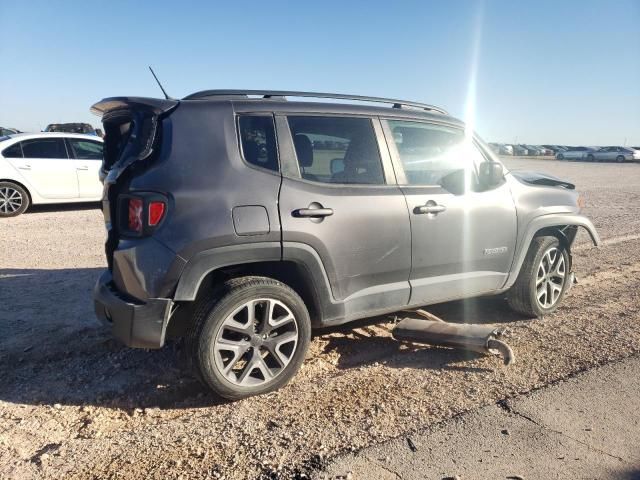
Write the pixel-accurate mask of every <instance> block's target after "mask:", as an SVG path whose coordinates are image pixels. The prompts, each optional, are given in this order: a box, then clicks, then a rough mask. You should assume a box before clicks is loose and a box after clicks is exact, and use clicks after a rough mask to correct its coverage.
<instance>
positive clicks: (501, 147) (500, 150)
mask: <svg viewBox="0 0 640 480" xmlns="http://www.w3.org/2000/svg"><path fill="white" fill-rule="evenodd" d="M489 147H491V150H492V151H493V153H496V154H498V155H513V147H512V146H511V145H506V144H504V143H495V142H493V143H490V144H489Z"/></svg>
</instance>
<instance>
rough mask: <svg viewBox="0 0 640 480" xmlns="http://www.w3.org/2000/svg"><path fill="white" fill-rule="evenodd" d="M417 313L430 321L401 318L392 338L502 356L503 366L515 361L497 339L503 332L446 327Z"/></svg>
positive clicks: (481, 327) (476, 327)
mask: <svg viewBox="0 0 640 480" xmlns="http://www.w3.org/2000/svg"><path fill="white" fill-rule="evenodd" d="M417 313H418V314H420V315H422V316H424V317H427V318H430V320H422V319H418V318H409V317H407V318H404V319H402V320H401V321H400V322H399V323H398V324H397V325H396V326H395V328H394V329H393V332H392V333H393V338H395V339H396V340H400V341H404V342H413V343H426V344H429V345H438V346H443V347H452V348H463V349H465V350H472V351H474V352H480V353H490V354H493V355H498V354H501V355H502V358H503V359H504V364H505V365H511V364H512V363H513V362H514V361H515V355H514V353H513V350H511V347H509V345H507V344H506V343H505V342H504V341H503V340H501V339H500V338H501V337H502V336H503V335H504V333H505V329H503V328H497V327H495V326H493V325H474V324H460V323H449V322H445V321H444V320H440V319H439V318H438V317H436V316H435V315H431V314H429V313H427V312H424V311H418V312H417Z"/></svg>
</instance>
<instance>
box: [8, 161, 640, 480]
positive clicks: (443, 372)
mask: <svg viewBox="0 0 640 480" xmlns="http://www.w3.org/2000/svg"><path fill="white" fill-rule="evenodd" d="M507 164H508V165H509V166H510V167H511V168H514V169H515V168H523V169H530V170H538V171H546V172H549V173H552V174H554V175H557V176H559V177H561V178H566V179H568V180H571V181H573V182H574V183H576V184H577V185H578V188H579V189H580V190H581V191H583V192H585V193H586V197H587V205H588V207H587V214H588V215H589V216H590V217H591V218H592V219H593V220H594V222H595V224H596V226H597V227H598V229H599V232H600V234H601V236H602V238H603V239H604V240H605V242H604V247H603V248H601V249H594V248H591V247H590V246H589V244H588V242H587V238H586V235H581V236H580V237H579V239H578V245H577V247H576V249H575V265H576V271H577V273H578V278H579V279H580V283H579V284H578V285H577V286H576V287H574V289H573V290H572V291H571V293H570V295H569V297H568V298H567V299H566V300H565V303H564V306H563V307H562V308H560V309H559V310H558V312H557V313H556V314H554V315H551V316H548V317H545V318H544V319H543V320H536V321H526V320H523V319H522V318H520V317H518V316H517V315H515V314H513V313H511V312H510V311H509V310H508V309H507V307H506V306H505V304H504V301H502V300H501V299H481V300H474V301H468V302H452V303H447V304H441V305H438V306H434V307H431V308H429V310H430V311H432V312H433V313H435V314H437V315H439V316H441V317H442V318H444V319H446V320H450V321H462V320H463V319H465V320H466V321H468V322H476V323H496V324H501V325H505V326H508V327H509V328H510V329H511V340H510V343H511V345H512V346H513V348H514V350H515V352H516V356H517V361H516V364H515V365H512V366H510V367H504V366H502V364H501V362H500V361H499V360H498V359H497V358H493V357H485V356H481V355H477V354H473V353H469V352H462V351H453V350H448V349H441V348H431V347H420V348H413V347H408V346H405V345H400V344H398V343H396V342H395V341H393V340H392V339H391V337H390V333H389V331H390V329H391V328H392V325H393V324H392V321H393V318H392V317H383V318H376V319H370V320H369V321H367V322H360V323H358V325H357V328H355V329H354V330H351V329H337V330H333V331H331V332H320V333H318V334H317V335H316V336H315V337H314V339H313V341H312V344H311V349H310V352H309V354H308V356H307V359H306V361H305V364H304V365H303V367H302V369H301V371H300V373H299V374H298V375H297V377H296V378H295V379H294V380H293V381H292V382H291V383H290V384H289V385H287V386H286V387H285V388H283V389H282V390H280V391H278V392H274V393H272V394H269V395H265V396H262V397H257V398H251V399H247V400H243V401H240V402H236V403H225V402H222V401H220V400H218V399H216V398H214V397H213V396H212V395H210V394H208V393H207V391H206V390H205V389H203V388H202V387H201V386H200V385H199V384H198V383H197V382H196V381H194V380H192V379H190V378H186V377H184V376H182V374H181V373H180V370H179V369H178V367H177V364H176V361H175V349H176V346H175V345H168V346H167V347H166V348H164V349H162V350H159V351H142V350H131V349H127V348H124V347H121V346H120V345H119V344H118V343H117V342H115V341H113V340H112V339H111V336H110V334H109V332H108V331H106V330H105V329H104V328H103V327H102V326H100V325H99V324H98V323H97V321H96V320H94V315H93V311H92V305H91V289H92V286H93V283H94V282H95V279H96V278H97V276H98V273H99V271H100V270H101V269H102V268H104V258H103V254H102V242H103V239H104V232H103V226H102V221H101V214H100V212H99V211H98V210H97V209H96V208H95V207H93V206H89V207H83V208H82V209H79V210H78V209H77V207H73V208H68V207H65V208H50V207H47V208H40V209H37V210H35V211H33V212H32V213H28V214H25V215H23V216H21V217H18V218H15V219H9V220H4V221H2V222H0V267H1V268H0V304H1V305H2V309H1V310H0V325H2V327H3V330H4V335H3V336H2V338H0V378H1V379H2V385H1V388H0V478H20V479H24V478H26V479H28V478H47V479H49V478H123V479H134V478H145V477H146V478H158V479H165V478H181V477H182V478H226V479H236V478H238V479H240V478H255V477H260V476H262V477H263V478H294V477H298V478H304V475H306V474H309V473H311V472H312V471H313V470H314V469H317V468H321V467H322V466H323V465H324V464H325V462H326V461H327V459H328V458H331V457H333V456H336V455H339V454H342V453H346V452H350V451H357V450H359V449H361V448H363V447H365V446H369V445H373V444H377V443H381V442H383V441H386V440H389V439H391V438H394V437H398V436H401V435H407V434H410V433H411V432H415V431H417V430H420V429H423V428H425V427H426V426H429V425H432V424H434V423H436V422H440V421H442V420H445V419H448V418H451V417H452V416H454V415H457V414H459V413H462V412H465V411H469V410H472V409H476V408H478V407H480V406H482V405H487V404H491V403H494V402H496V401H497V400H500V399H504V398H507V397H512V396H515V395H518V394H521V393H524V392H528V391H531V390H533V389H536V388H539V387H542V386H545V385H547V384H549V383H550V382H554V381H557V380H559V379H562V378H566V377H569V376H572V375H574V374H575V373H576V372H580V371H584V370H588V369H590V368H593V367H594V366H597V365H602V364H605V363H608V362H611V361H614V360H618V359H621V358H624V357H627V356H630V355H633V354H634V353H636V352H638V351H640V328H639V327H640V289H639V288H638V287H639V286H640V285H639V283H640V282H639V280H638V278H639V274H640V165H637V164H624V165H617V164H584V163H566V162H557V161H553V160H518V159H511V160H508V161H507ZM351 328H353V327H351Z"/></svg>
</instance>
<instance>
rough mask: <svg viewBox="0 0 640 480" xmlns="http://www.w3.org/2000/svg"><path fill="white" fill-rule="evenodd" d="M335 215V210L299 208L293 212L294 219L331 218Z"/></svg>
mask: <svg viewBox="0 0 640 480" xmlns="http://www.w3.org/2000/svg"><path fill="white" fill-rule="evenodd" d="M331 215H333V208H299V209H298V210H294V211H293V216H294V217H310V218H320V217H330V216H331Z"/></svg>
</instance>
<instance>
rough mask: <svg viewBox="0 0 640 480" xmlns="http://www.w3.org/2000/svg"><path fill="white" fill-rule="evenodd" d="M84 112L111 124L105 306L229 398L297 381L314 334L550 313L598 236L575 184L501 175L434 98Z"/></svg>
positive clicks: (149, 103) (101, 313)
mask: <svg viewBox="0 0 640 480" xmlns="http://www.w3.org/2000/svg"><path fill="white" fill-rule="evenodd" d="M287 97H290V98H294V97H295V98H296V99H297V100H296V101H290V100H288V99H287ZM305 97H317V98H331V99H339V100H343V102H342V103H338V102H335V101H333V100H332V101H331V102H326V103H320V102H318V101H306V100H304V98H305ZM345 100H346V102H344V101H345ZM361 101H365V102H366V103H365V104H363V103H361ZM371 104H379V105H378V106H371ZM92 111H93V112H94V113H97V114H99V115H101V116H102V122H103V125H104V131H105V133H106V137H105V149H104V164H103V168H102V172H101V175H102V180H103V183H104V198H103V201H102V206H103V212H104V218H105V223H106V228H107V232H108V238H107V241H106V256H107V261H108V270H107V271H105V272H104V274H103V275H102V276H101V278H100V279H99V280H98V282H97V284H96V287H95V291H94V299H95V309H96V313H97V316H98V317H99V318H100V319H101V320H103V321H104V322H106V323H108V324H109V325H111V328H112V329H113V333H114V335H115V336H116V337H117V338H119V339H120V340H122V341H123V342H124V343H125V344H127V345H129V346H132V347H140V348H160V347H162V346H163V345H164V343H165V341H166V339H168V338H179V337H182V338H183V339H184V342H183V343H184V348H183V352H184V353H185V355H186V359H187V360H188V363H189V365H190V367H191V368H192V369H193V371H194V373H195V374H196V375H197V376H198V377H199V378H200V379H201V380H202V381H203V382H204V383H205V384H207V385H208V386H209V387H210V388H211V389H213V390H214V391H215V392H216V393H218V394H219V395H221V396H223V397H225V398H229V399H239V398H243V397H246V396H249V395H255V394H260V393H264V392H267V391H271V390H274V389H276V388H278V387H280V386H282V385H283V384H285V383H286V382H287V381H288V380H289V379H290V378H291V377H292V376H293V375H294V374H295V373H296V371H297V370H298V368H299V367H300V365H301V363H302V361H303V359H304V356H305V352H306V351H307V347H308V345H309V341H310V337H311V331H312V328H314V327H322V326H329V325H337V324H342V323H345V322H350V321H352V320H356V319H360V318H364V317H369V316H373V315H378V314H384V313H389V312H393V311H397V310H401V309H405V308H410V307H418V306H423V305H429V304H433V303H437V302H444V301H448V300H454V299H463V298H469V297H475V296H480V295H498V294H506V296H507V298H508V301H509V304H510V305H511V306H512V307H513V308H514V309H515V310H516V311H518V312H520V313H522V314H523V315H525V316H528V317H537V316H542V315H545V314H547V313H549V312H552V311H553V310H554V309H555V308H556V307H557V306H558V304H559V303H560V301H561V299H562V297H563V295H564V294H565V292H566V291H567V290H568V289H569V287H570V285H571V281H572V279H573V274H572V261H571V253H570V248H571V245H572V243H573V240H574V238H575V235H576V232H577V229H578V227H584V228H585V229H586V230H587V231H588V233H589V234H590V236H591V238H592V240H593V242H594V243H595V244H596V245H597V244H598V242H599V240H598V236H597V233H596V231H595V229H594V227H593V225H592V223H591V222H590V221H589V220H588V219H587V218H586V217H584V216H583V215H581V214H580V211H581V207H582V205H581V200H580V197H579V195H578V194H577V193H576V192H575V190H574V186H573V185H571V184H570V183H568V182H564V181H562V180H560V179H557V178H554V177H550V176H546V175H541V174H532V173H518V172H508V171H506V169H505V168H504V167H503V166H502V164H501V163H500V162H499V161H498V160H497V159H496V157H495V156H494V155H493V154H492V153H491V151H490V149H489V148H488V147H487V146H486V145H485V144H484V143H483V142H482V140H480V139H479V138H478V137H477V136H475V135H473V134H471V133H470V132H469V131H467V130H465V126H464V124H463V123H462V122H460V121H459V120H456V119H455V118H452V117H451V116H449V115H448V114H447V113H446V112H445V111H444V110H442V109H440V108H437V107H434V106H431V105H424V104H419V103H415V102H406V101H401V100H392V99H384V98H375V97H362V96H347V95H338V94H324V93H308V92H282V91H237V90H210V91H204V92H199V93H195V94H192V95H189V96H188V97H186V98H184V99H182V100H172V99H167V100H161V99H151V98H137V97H116V98H107V99H105V100H102V101H101V102H98V103H97V104H95V105H94V106H93V107H92Z"/></svg>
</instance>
